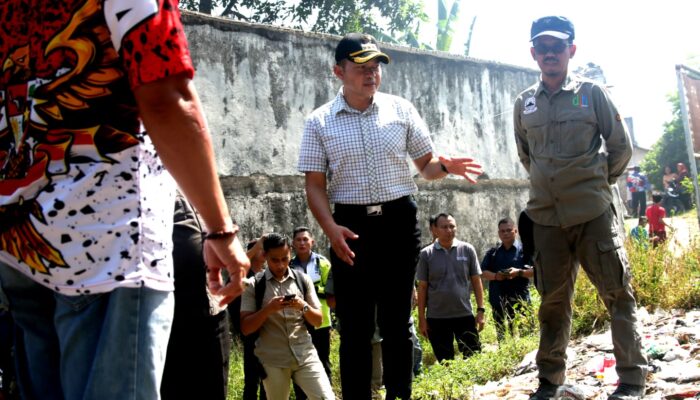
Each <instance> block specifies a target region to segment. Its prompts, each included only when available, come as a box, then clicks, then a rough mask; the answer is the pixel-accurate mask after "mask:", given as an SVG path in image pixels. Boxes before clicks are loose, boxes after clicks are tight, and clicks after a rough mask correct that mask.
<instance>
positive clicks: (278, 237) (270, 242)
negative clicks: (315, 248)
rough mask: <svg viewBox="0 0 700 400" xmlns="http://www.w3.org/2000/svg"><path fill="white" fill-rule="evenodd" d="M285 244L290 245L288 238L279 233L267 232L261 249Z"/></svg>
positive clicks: (269, 248)
mask: <svg viewBox="0 0 700 400" xmlns="http://www.w3.org/2000/svg"><path fill="white" fill-rule="evenodd" d="M285 246H287V247H290V246H289V238H288V237H287V236H286V235H283V234H281V233H274V232H273V233H268V234H267V236H265V240H264V241H263V250H265V251H270V250H271V249H276V248H278V247H285Z"/></svg>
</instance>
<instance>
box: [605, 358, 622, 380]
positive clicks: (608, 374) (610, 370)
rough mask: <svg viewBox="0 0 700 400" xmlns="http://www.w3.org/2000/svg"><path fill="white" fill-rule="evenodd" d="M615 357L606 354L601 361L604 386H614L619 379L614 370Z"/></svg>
mask: <svg viewBox="0 0 700 400" xmlns="http://www.w3.org/2000/svg"><path fill="white" fill-rule="evenodd" d="M615 364H616V362H615V356H613V355H612V354H606V355H605V359H604V360H603V383H604V384H606V385H616V384H617V383H618V381H619V380H620V378H619V377H618V376H617V371H616V370H615Z"/></svg>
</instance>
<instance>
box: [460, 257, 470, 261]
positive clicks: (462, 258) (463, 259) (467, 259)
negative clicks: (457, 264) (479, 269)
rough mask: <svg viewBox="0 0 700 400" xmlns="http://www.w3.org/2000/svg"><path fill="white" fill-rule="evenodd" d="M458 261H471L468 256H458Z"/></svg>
mask: <svg viewBox="0 0 700 400" xmlns="http://www.w3.org/2000/svg"><path fill="white" fill-rule="evenodd" d="M457 261H469V258H468V257H466V256H457Z"/></svg>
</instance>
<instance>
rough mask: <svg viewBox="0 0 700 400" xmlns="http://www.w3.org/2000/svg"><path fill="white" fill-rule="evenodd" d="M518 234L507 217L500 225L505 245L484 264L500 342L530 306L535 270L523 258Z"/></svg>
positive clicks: (490, 255)
mask: <svg viewBox="0 0 700 400" xmlns="http://www.w3.org/2000/svg"><path fill="white" fill-rule="evenodd" d="M517 234H518V228H516V227H515V223H514V222H513V220H512V219H510V218H508V217H506V218H503V219H501V220H500V221H498V238H499V239H500V240H501V243H499V244H498V245H497V246H495V247H492V248H490V249H489V250H488V251H487V252H486V255H485V256H484V259H483V260H482V261H481V271H482V276H483V277H484V278H486V279H487V280H489V281H490V282H489V303H490V304H491V308H492V309H493V320H494V322H495V323H496V333H497V334H498V341H499V342H500V341H501V340H502V339H503V337H504V336H505V330H506V327H508V330H509V331H510V333H511V334H512V333H513V324H512V321H513V319H514V318H515V311H516V309H521V308H520V307H523V306H524V305H525V304H529V303H530V290H529V288H528V286H529V284H530V281H529V279H528V278H530V277H531V276H532V275H533V269H532V268H531V267H530V265H529V262H530V260H525V257H524V256H523V246H522V244H521V243H520V242H518V241H516V240H515V237H516V235H517ZM521 310H522V309H521Z"/></svg>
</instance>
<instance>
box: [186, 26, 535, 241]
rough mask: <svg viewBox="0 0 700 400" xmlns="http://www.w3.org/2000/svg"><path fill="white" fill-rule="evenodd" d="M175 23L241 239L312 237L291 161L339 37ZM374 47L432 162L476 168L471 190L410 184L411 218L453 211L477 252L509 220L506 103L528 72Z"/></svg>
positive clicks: (528, 79)
mask: <svg viewBox="0 0 700 400" xmlns="http://www.w3.org/2000/svg"><path fill="white" fill-rule="evenodd" d="M183 22H184V23H185V29H186V32H187V36H188V39H189V42H190V50H191V52H192V57H193V60H194V62H195V67H196V68H197V74H196V77H195V82H196V85H197V88H198V91H199V94H200V97H201V99H202V102H203V104H204V109H205V112H206V114H207V118H208V120H209V125H210V128H211V131H212V133H213V137H214V143H215V147H216V152H217V153H216V154H217V165H218V168H219V172H220V174H221V176H222V181H223V182H224V188H225V192H226V196H227V199H228V202H229V205H230V206H231V209H232V212H233V213H234V215H235V217H236V218H237V220H238V222H239V223H240V224H241V226H242V228H243V232H244V235H243V236H244V237H245V238H251V237H255V236H257V235H259V234H260V233H262V232H263V231H269V230H277V231H283V232H290V230H291V228H292V227H293V226H294V225H298V224H307V225H311V226H313V227H315V228H316V232H318V233H319V234H320V229H318V227H317V226H316V225H315V224H314V223H313V221H314V220H313V216H312V215H311V213H310V212H309V211H308V208H307V207H306V202H305V197H304V192H303V177H302V176H301V175H300V174H299V173H298V172H297V171H296V162H297V157H298V154H299V144H300V142H301V136H302V131H303V123H304V117H305V116H306V115H307V114H308V113H310V112H311V111H312V110H313V109H315V108H316V107H318V106H320V105H322V104H324V103H326V102H328V101H330V100H331V99H332V98H333V97H334V96H335V95H336V93H337V91H338V88H339V87H340V84H339V81H338V80H337V79H336V78H335V77H334V76H333V74H332V69H331V66H332V65H333V63H334V60H333V52H334V48H335V44H336V43H337V41H338V39H339V38H338V37H337V36H332V35H321V34H308V33H303V32H299V31H291V30H285V29H280V28H274V27H269V26H260V25H250V24H245V23H240V22H233V21H229V20H225V19H220V18H213V17H209V16H204V15H201V14H196V13H189V12H183ZM382 49H383V50H384V51H385V52H386V53H388V54H389V55H390V56H391V58H392V61H393V62H392V63H391V64H389V65H388V66H386V67H385V68H384V77H383V82H382V91H385V92H387V93H392V94H396V95H399V96H402V97H405V98H407V99H409V100H410V101H412V102H413V103H414V104H415V106H416V108H417V109H418V110H419V112H420V113H421V115H422V116H423V117H424V119H425V121H426V123H427V124H428V126H429V128H430V130H431V132H433V140H434V142H435V146H436V153H438V154H453V155H469V156H472V157H474V158H475V159H477V160H479V161H480V162H481V163H482V164H483V165H484V169H485V171H486V174H485V177H487V178H488V179H485V180H482V181H480V182H483V183H480V184H478V185H475V186H472V185H469V184H468V183H467V182H466V181H464V180H453V179H448V180H444V181H440V182H424V181H421V182H419V186H420V188H421V192H420V194H419V195H418V196H417V198H418V201H419V205H420V212H421V218H422V220H424V221H425V220H427V215H429V214H430V213H434V212H438V211H447V212H451V213H453V214H454V215H455V217H456V219H457V222H458V224H459V225H460V226H461V229H460V231H461V234H460V237H461V238H463V239H464V240H468V241H471V242H473V243H474V245H475V246H476V247H477V249H478V251H479V252H480V253H481V252H482V251H484V249H485V247H484V246H486V245H487V244H491V243H493V242H494V241H495V240H496V234H495V232H496V229H495V227H493V226H492V225H493V224H494V223H495V221H497V220H498V219H499V218H501V217H502V216H504V215H510V216H511V217H513V218H515V217H516V216H517V211H519V210H520V209H521V208H522V207H524V205H525V201H526V198H527V190H526V183H525V181H524V180H523V179H526V177H527V175H526V173H525V171H524V169H523V168H522V167H521V166H520V163H519V161H518V158H517V152H516V148H515V143H514V139H513V134H512V131H513V130H512V104H513V100H514V98H515V96H516V95H517V94H518V93H519V91H520V90H522V89H524V88H525V87H527V86H529V85H530V84H531V83H532V82H534V81H535V79H536V77H537V74H536V72H535V71H534V70H528V69H524V68H519V67H513V66H509V65H504V64H499V63H495V62H486V61H479V60H473V59H465V58H463V57H453V56H449V55H446V54H442V53H433V52H422V51H414V50H411V49H407V48H399V47H391V46H383V47H382ZM426 226H427V223H426ZM425 232H427V231H424V233H425ZM483 232H489V233H490V236H488V237H486V236H485V235H484V234H483ZM491 233H492V234H491ZM318 236H321V235H318ZM324 247H325V242H323V243H322V246H321V247H320V249H323V248H324Z"/></svg>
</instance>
